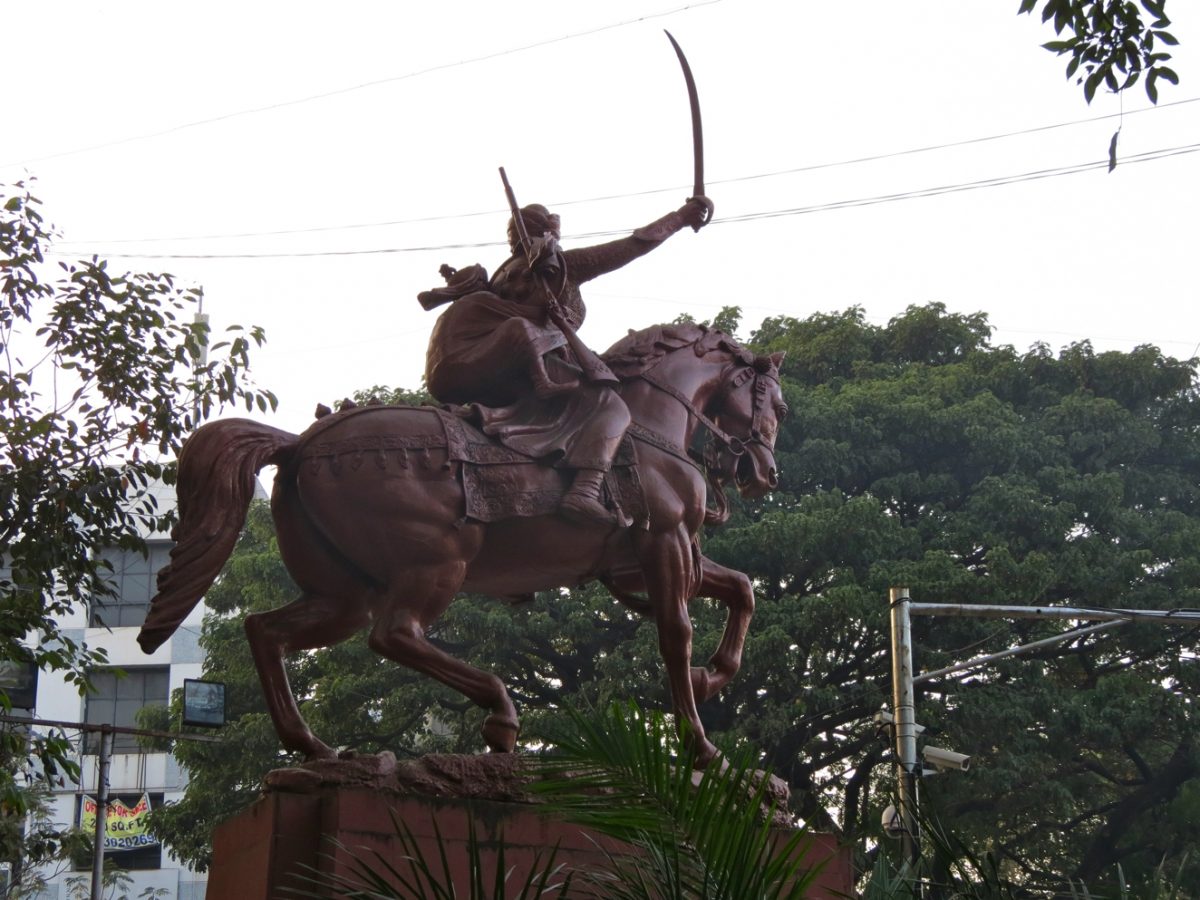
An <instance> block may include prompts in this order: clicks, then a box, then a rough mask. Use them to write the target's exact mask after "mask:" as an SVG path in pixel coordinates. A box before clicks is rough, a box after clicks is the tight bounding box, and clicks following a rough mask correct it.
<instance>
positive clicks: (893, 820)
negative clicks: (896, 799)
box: [883, 803, 904, 838]
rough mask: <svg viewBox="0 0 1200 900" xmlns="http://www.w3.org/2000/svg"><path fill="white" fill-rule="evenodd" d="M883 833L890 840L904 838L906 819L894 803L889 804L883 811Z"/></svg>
mask: <svg viewBox="0 0 1200 900" xmlns="http://www.w3.org/2000/svg"><path fill="white" fill-rule="evenodd" d="M883 833H884V834H886V835H887V836H888V837H890V838H899V837H904V819H903V818H902V817H901V815H900V810H898V809H896V806H895V804H894V803H889V804H888V805H887V809H885V810H884V811H883Z"/></svg>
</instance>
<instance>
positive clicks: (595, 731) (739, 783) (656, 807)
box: [533, 704, 815, 900]
mask: <svg viewBox="0 0 1200 900" xmlns="http://www.w3.org/2000/svg"><path fill="white" fill-rule="evenodd" d="M569 715H570V719H571V724H572V726H573V732H572V733H571V734H567V735H558V736H557V738H556V741H555V743H556V746H557V750H558V752H557V753H556V754H555V755H554V756H551V757H547V758H545V759H544V760H543V761H541V762H540V763H539V766H538V768H539V769H540V770H541V774H542V776H543V777H542V779H541V780H540V781H537V782H535V783H534V786H533V790H534V791H535V792H536V793H537V794H539V795H540V797H541V798H542V800H543V801H544V802H545V804H546V807H547V809H548V810H551V811H553V812H554V813H555V814H557V815H560V816H562V817H563V818H565V819H567V820H569V821H572V822H575V823H577V824H579V825H581V826H584V827H586V828H590V829H592V830H593V831H595V832H597V833H599V834H602V835H606V836H608V837H610V838H614V839H616V840H618V841H621V842H623V843H625V844H628V845H629V846H630V852H629V853H628V854H617V853H609V854H608V860H609V862H610V866H611V867H613V868H614V870H615V872H616V873H617V875H618V876H619V877H620V880H621V881H622V883H623V885H624V887H625V888H628V889H629V890H630V891H631V893H629V894H622V895H621V896H631V897H653V898H663V900H666V898H675V897H681V898H682V897H689V898H702V900H740V898H755V900H776V898H792V897H802V896H803V895H804V893H805V891H806V889H807V887H808V885H809V884H810V882H811V880H812V878H813V876H814V875H815V872H806V871H804V870H803V867H802V864H801V862H800V859H801V856H802V854H801V848H802V845H803V843H804V839H805V834H804V833H803V831H802V830H795V831H792V832H790V833H786V834H784V833H781V832H780V831H779V830H777V829H775V828H773V827H772V820H773V815H774V812H775V809H774V807H773V806H772V804H771V803H770V793H769V776H768V775H767V774H766V773H762V772H758V771H756V770H755V768H754V766H753V762H754V759H753V757H752V756H751V754H749V753H748V752H745V751H742V752H738V753H735V754H734V755H732V756H731V757H729V758H726V759H721V760H718V761H716V762H714V763H713V764H711V765H710V766H709V767H708V768H707V769H705V770H704V771H703V772H697V771H696V770H695V767H694V764H695V756H694V754H693V753H692V751H691V750H690V748H689V745H688V742H687V741H686V740H681V739H680V738H679V736H678V735H677V734H676V732H675V729H673V728H672V727H671V726H670V725H669V723H668V722H667V720H666V717H665V716H663V715H662V714H661V713H653V712H652V713H646V712H643V711H642V710H641V709H639V708H638V707H637V706H635V705H621V704H615V705H613V706H612V707H610V708H609V709H608V710H607V712H605V713H603V714H601V715H600V716H598V717H595V718H589V717H586V716H583V715H581V714H579V713H577V712H574V711H571V712H569ZM608 874H611V873H606V875H608ZM606 883H607V882H606ZM611 895H612V896H617V894H615V893H613V894H611Z"/></svg>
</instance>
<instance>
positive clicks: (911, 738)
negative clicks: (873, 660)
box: [888, 588, 921, 873]
mask: <svg viewBox="0 0 1200 900" xmlns="http://www.w3.org/2000/svg"><path fill="white" fill-rule="evenodd" d="M888 599H889V602H890V603H891V611H892V715H893V716H894V717H895V734H896V764H897V767H898V769H899V771H898V772H897V792H896V793H897V806H898V810H897V811H898V812H899V814H900V825H901V828H902V829H903V830H902V832H901V835H900V846H901V849H902V852H903V855H904V861H905V862H906V863H907V864H908V866H909V867H910V870H911V871H912V872H913V873H915V872H916V868H917V863H918V862H919V861H920V859H921V833H920V825H919V824H918V821H917V786H918V778H919V776H920V768H919V766H920V763H919V762H918V761H917V710H916V702H915V700H914V699H913V667H912V621H911V619H910V617H909V604H910V598H909V595H908V588H892V589H891V590H890V591H889V596H888Z"/></svg>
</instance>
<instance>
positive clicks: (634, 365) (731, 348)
mask: <svg viewBox="0 0 1200 900" xmlns="http://www.w3.org/2000/svg"><path fill="white" fill-rule="evenodd" d="M683 347H693V348H694V349H695V351H696V355H697V356H703V355H704V354H706V353H709V352H712V351H713V350H723V351H725V352H726V353H729V354H731V355H732V356H734V357H737V358H738V359H740V360H741V361H742V362H745V363H746V364H747V365H750V364H753V362H754V354H752V353H751V352H750V351H749V350H747V349H745V348H744V347H743V346H742V345H741V344H739V343H738V342H737V341H735V340H734V339H733V338H731V337H730V336H729V335H727V334H725V333H724V332H723V331H717V330H716V329H714V328H709V327H708V326H707V325H697V324H695V323H694V322H679V323H676V324H672V325H652V326H650V327H649V328H643V329H642V330H641V331H633V330H630V332H629V334H627V335H625V337H623V338H621V339H620V340H619V341H617V342H616V343H615V344H613V345H612V346H611V347H609V348H608V350H606V351H605V352H604V353H603V354H601V358H602V359H603V360H604V362H605V363H607V365H608V367H609V368H610V369H612V370H613V372H614V373H615V374H616V375H617V377H619V378H636V377H637V376H638V375H641V374H642V373H643V372H646V371H648V370H649V369H652V368H654V366H655V365H657V364H658V362H659V361H660V360H661V359H662V358H663V357H664V356H666V355H667V354H668V353H671V352H673V351H675V350H679V349H681V348H683Z"/></svg>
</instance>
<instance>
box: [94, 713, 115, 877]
mask: <svg viewBox="0 0 1200 900" xmlns="http://www.w3.org/2000/svg"><path fill="white" fill-rule="evenodd" d="M112 745H113V733H112V730H111V729H110V727H109V726H107V725H102V726H101V727H100V756H99V757H98V758H97V760H96V837H95V840H96V846H95V848H94V852H93V853H92V900H104V898H103V893H104V826H105V823H106V821H107V819H108V763H109V760H110V759H111V758H112Z"/></svg>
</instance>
